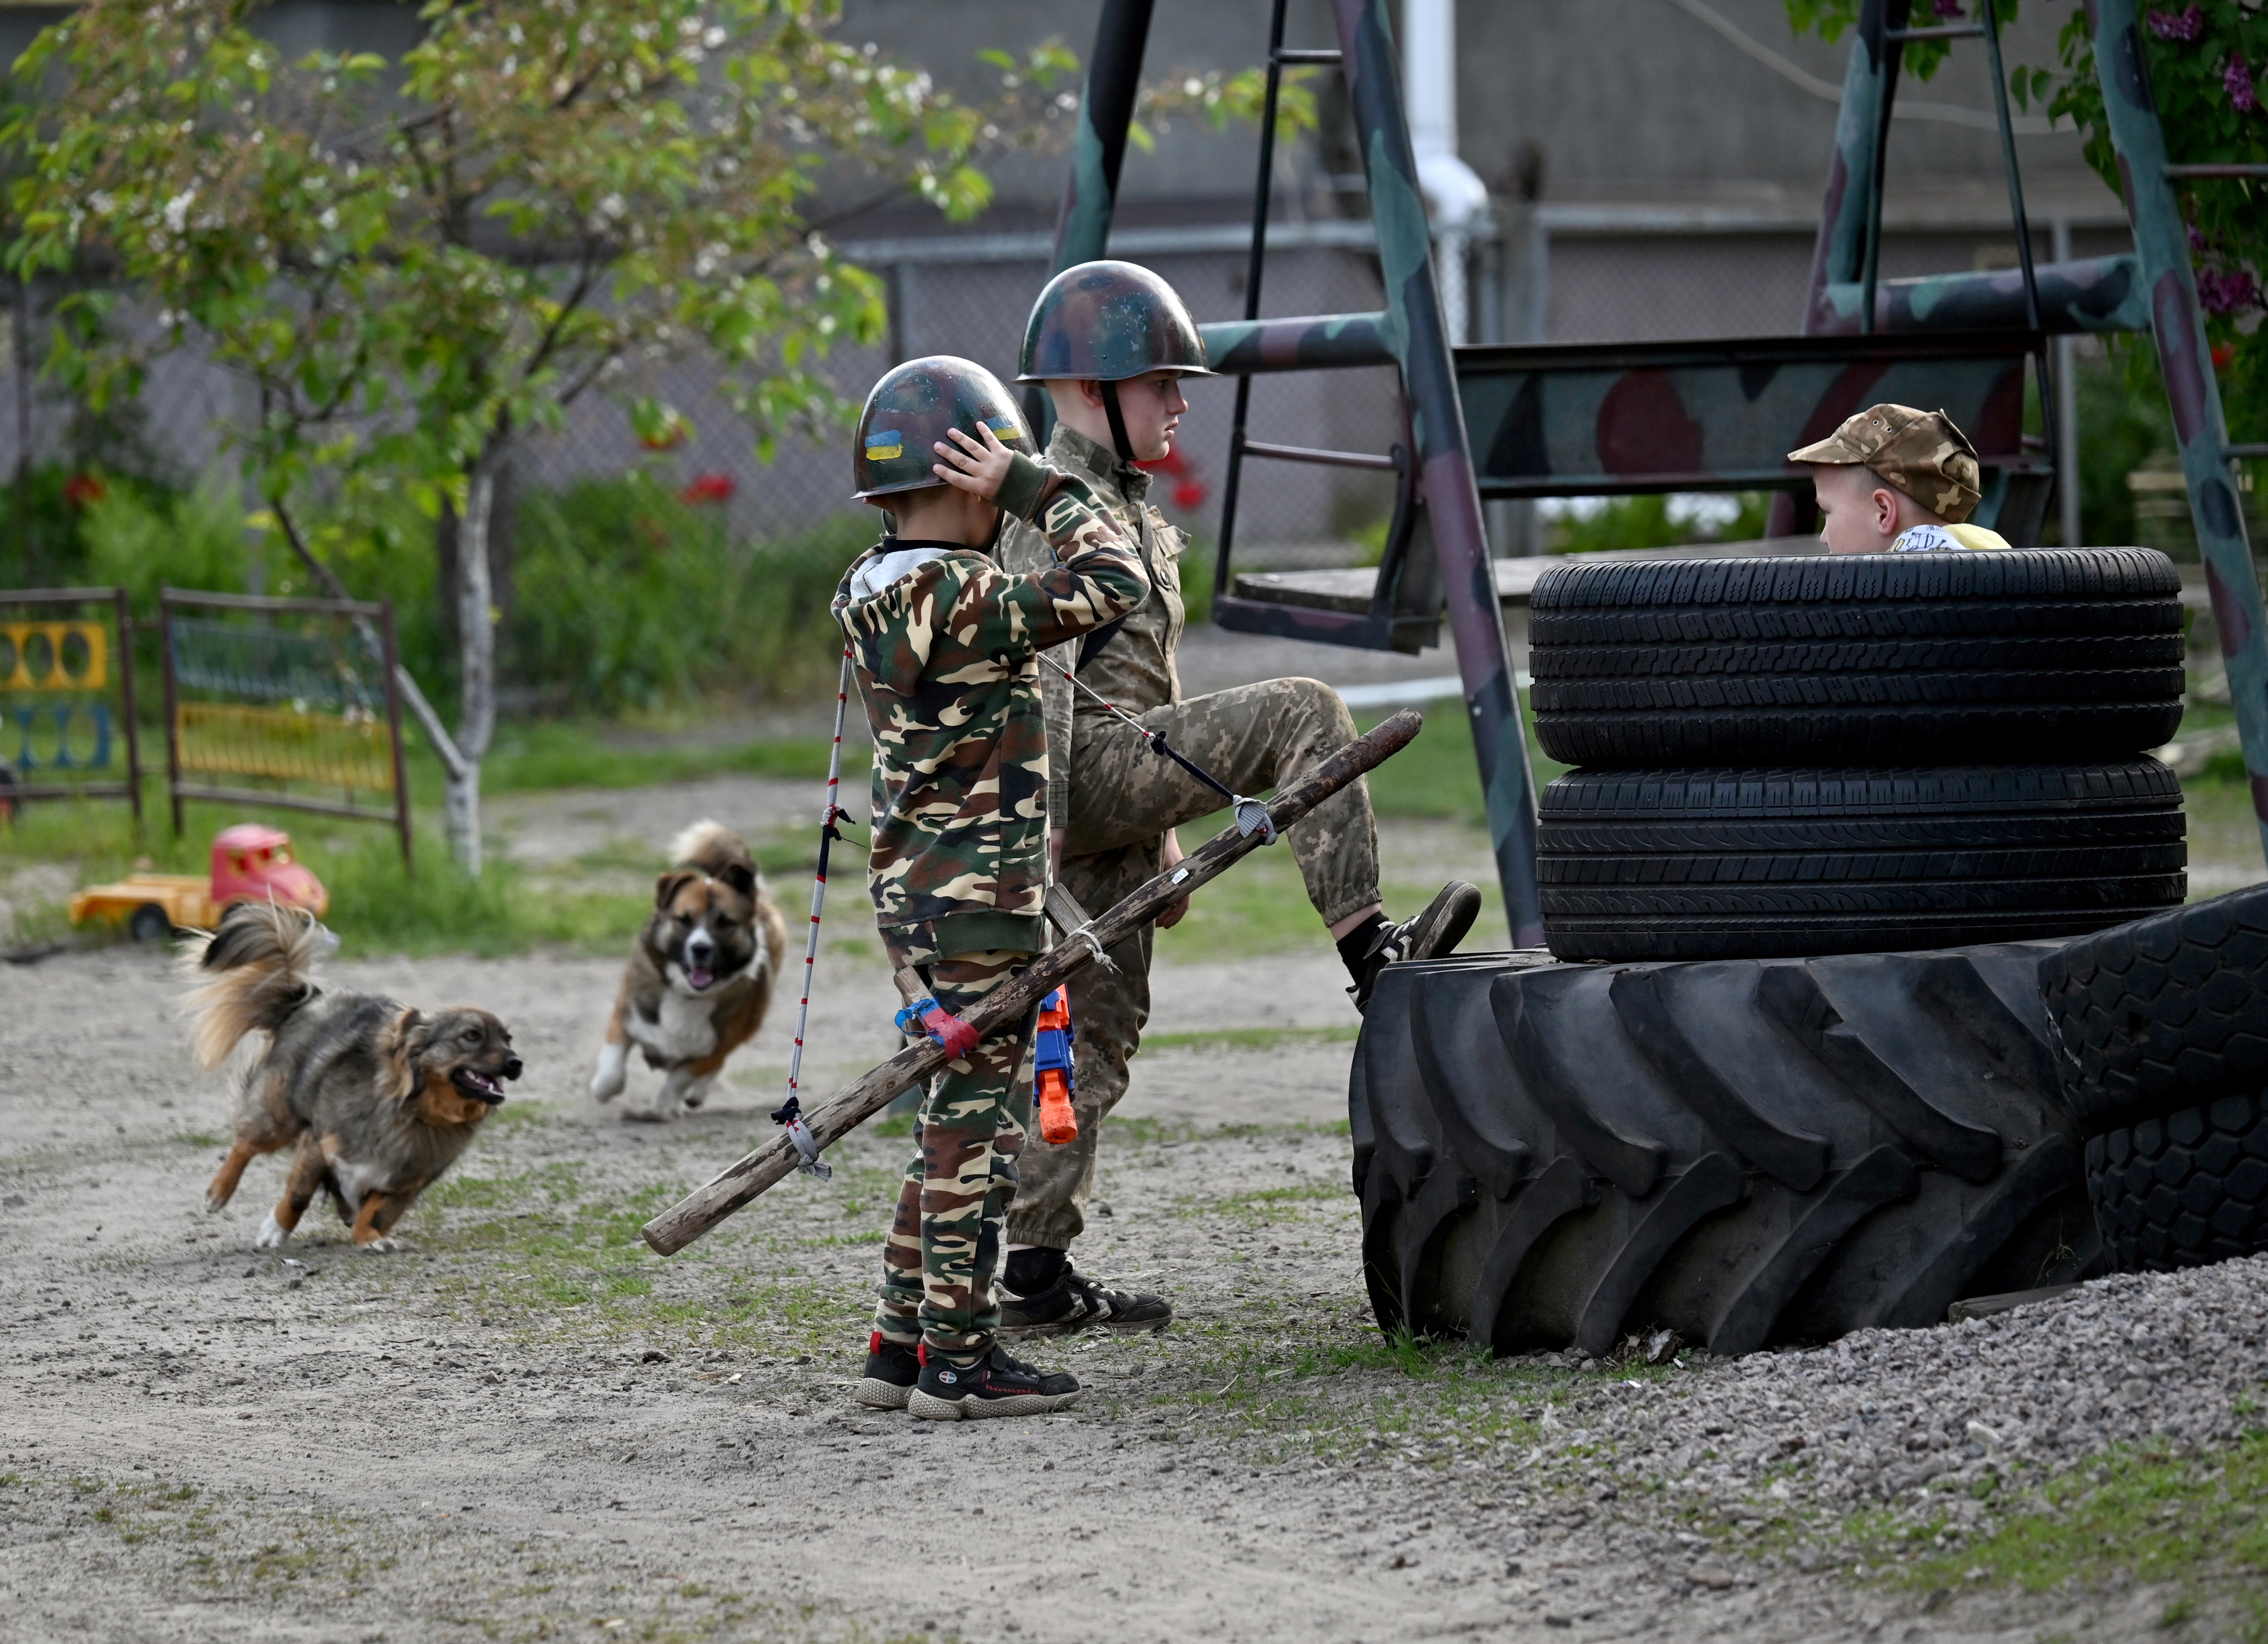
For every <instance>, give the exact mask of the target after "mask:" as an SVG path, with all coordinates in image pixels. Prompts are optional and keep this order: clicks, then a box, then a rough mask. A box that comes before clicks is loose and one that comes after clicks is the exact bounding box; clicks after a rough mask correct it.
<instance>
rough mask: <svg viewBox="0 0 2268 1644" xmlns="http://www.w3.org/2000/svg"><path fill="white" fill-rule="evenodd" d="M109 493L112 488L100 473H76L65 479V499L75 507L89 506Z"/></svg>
mask: <svg viewBox="0 0 2268 1644" xmlns="http://www.w3.org/2000/svg"><path fill="white" fill-rule="evenodd" d="M107 495H110V488H109V486H107V485H106V484H105V483H103V479H102V476H101V475H100V474H99V473H75V474H73V475H71V477H70V479H68V480H66V481H63V501H65V502H66V503H70V505H71V506H72V507H73V508H85V507H88V506H90V505H91V504H92V503H99V502H100V501H101V500H102V499H103V498H104V497H106V496H107Z"/></svg>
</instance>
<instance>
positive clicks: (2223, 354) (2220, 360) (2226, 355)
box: [2213, 342, 2236, 371]
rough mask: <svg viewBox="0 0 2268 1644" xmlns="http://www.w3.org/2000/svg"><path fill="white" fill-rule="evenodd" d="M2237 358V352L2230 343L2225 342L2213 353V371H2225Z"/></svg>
mask: <svg viewBox="0 0 2268 1644" xmlns="http://www.w3.org/2000/svg"><path fill="white" fill-rule="evenodd" d="M2235 357H2236V350H2235V349H2233V348H2231V347H2230V346H2229V345H2228V343H2226V342H2224V343H2222V344H2220V346H2219V347H2218V348H2216V349H2213V370H2215V371H2227V370H2228V367H2229V363H2230V362H2231V361H2232V360H2234V359H2235Z"/></svg>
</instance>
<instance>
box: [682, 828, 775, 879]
mask: <svg viewBox="0 0 2268 1644" xmlns="http://www.w3.org/2000/svg"><path fill="white" fill-rule="evenodd" d="M669 860H670V862H672V864H674V866H676V867H680V868H698V869H699V870H701V871H702V872H703V873H705V874H707V875H708V876H709V877H711V878H712V879H719V878H722V877H725V870H726V869H728V868H740V869H743V870H746V871H747V873H748V875H749V876H750V877H752V878H753V877H755V871H756V859H755V857H753V856H751V855H748V847H747V841H746V840H743V839H742V838H741V837H740V835H739V834H738V833H734V832H733V830H732V829H730V828H728V827H726V826H725V825H724V824H723V823H722V822H711V821H706V820H704V821H700V822H696V823H695V824H694V825H693V826H691V827H689V828H687V829H686V830H685V831H684V832H682V833H680V834H679V835H678V836H677V837H676V838H675V839H674V840H670V841H669Z"/></svg>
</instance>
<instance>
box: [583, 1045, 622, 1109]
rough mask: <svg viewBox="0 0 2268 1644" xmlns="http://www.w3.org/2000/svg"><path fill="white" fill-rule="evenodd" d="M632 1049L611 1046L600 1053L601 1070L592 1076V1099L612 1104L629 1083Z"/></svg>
mask: <svg viewBox="0 0 2268 1644" xmlns="http://www.w3.org/2000/svg"><path fill="white" fill-rule="evenodd" d="M629 1068H630V1047H629V1046H627V1045H609V1046H606V1048H604V1049H603V1050H601V1051H600V1053H599V1070H598V1072H596V1073H594V1074H593V1075H591V1099H592V1100H593V1101H595V1102H611V1101H613V1100H614V1099H615V1097H618V1096H620V1095H621V1094H622V1086H623V1085H624V1084H626V1083H629Z"/></svg>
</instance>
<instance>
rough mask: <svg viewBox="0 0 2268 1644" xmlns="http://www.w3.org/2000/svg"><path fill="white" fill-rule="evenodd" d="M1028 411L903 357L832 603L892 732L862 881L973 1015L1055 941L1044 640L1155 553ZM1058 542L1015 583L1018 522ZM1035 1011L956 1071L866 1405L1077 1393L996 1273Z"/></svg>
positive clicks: (908, 1225)
mask: <svg viewBox="0 0 2268 1644" xmlns="http://www.w3.org/2000/svg"><path fill="white" fill-rule="evenodd" d="M1020 421H1021V418H1020V415H1019V413H1018V411H1017V409H1016V406H1015V402H1014V401H1013V400H1011V399H1010V398H1009V397H1008V393H1007V391H1006V390H1005V389H1004V388H1003V387H1002V386H1001V385H1000V384H999V382H998V379H997V378H994V377H992V376H991V375H990V373H989V372H987V371H984V369H983V367H981V366H978V365H976V364H973V363H970V362H968V361H967V360H960V359H953V358H950V357H946V356H937V357H932V358H929V359H923V360H916V361H913V362H911V363H908V364H905V365H901V366H899V367H898V368H897V369H896V370H895V371H891V372H890V373H889V374H888V375H887V376H885V377H884V378H882V380H881V381H880V383H879V384H877V385H875V388H874V391H873V393H872V394H870V395H869V396H868V397H867V401H866V407H865V411H864V413H863V414H862V415H861V416H860V419H859V427H858V446H857V449H856V459H855V466H856V469H857V472H858V495H859V496H860V497H861V498H862V499H864V500H865V501H866V502H869V503H873V504H874V505H875V506H877V507H887V508H888V509H889V510H891V512H892V514H893V515H894V516H895V525H896V528H895V531H894V532H891V533H890V534H888V535H886V536H885V537H884V538H883V539H882V541H881V542H880V544H879V545H878V546H877V547H874V548H873V549H872V550H870V551H869V552H868V553H866V554H863V555H861V556H860V557H859V559H858V561H856V562H855V563H853V564H852V565H851V569H850V570H849V571H848V572H847V573H845V575H844V576H843V583H842V585H841V587H840V588H839V589H838V590H837V591H836V596H835V602H834V607H833V609H834V615H835V620H836V623H837V624H838V625H839V626H840V627H841V628H842V630H843V635H845V637H846V638H847V639H848V640H849V642H850V647H851V665H852V668H853V670H854V671H855V672H856V673H857V674H858V688H859V695H860V697H861V700H862V701H864V703H865V708H866V717H867V723H869V725H871V726H872V728H873V736H874V811H873V816H874V821H873V852H872V857H871V861H870V863H869V867H868V874H867V884H868V890H869V892H871V894H872V895H873V900H874V914H875V919H876V921H877V923H878V924H879V925H880V929H881V936H882V941H883V944H884V946H885V947H886V948H887V950H889V955H890V961H891V964H892V965H894V966H896V967H898V968H901V969H903V968H910V969H913V970H915V971H917V972H919V974H920V975H921V976H922V978H923V980H924V981H925V982H927V983H928V985H929V987H930V989H931V992H932V994H934V996H935V997H936V1000H937V1002H938V1003H939V1005H940V1006H941V1007H943V1009H945V1010H946V1011H947V1012H948V1013H950V1014H951V1015H953V1016H964V1015H965V1014H966V1013H967V1012H968V1010H970V1009H973V1008H974V1007H975V1006H976V1004H977V1002H979V1001H981V1000H982V999H983V997H984V996H985V995H986V994H989V993H990V992H991V991H992V990H993V989H994V988H995V987H998V986H999V985H1000V984H1001V983H1002V982H1004V981H1006V980H1009V979H1010V978H1011V977H1013V976H1015V975H1017V974H1018V973H1019V972H1021V971H1022V969H1023V968H1024V966H1025V965H1027V963H1028V962H1029V960H1030V958H1031V956H1032V955H1033V953H1035V951H1037V950H1039V948H1040V947H1041V946H1042V933H1041V917H1042V914H1041V908H1042V901H1043V899H1044V898H1045V896H1046V892H1047V813H1046V810H1045V800H1044V795H1045V790H1046V788H1047V781H1048V744H1047V732H1046V729H1045V724H1044V721H1043V719H1042V708H1041V702H1040V684H1039V665H1038V653H1039V651H1040V650H1042V648H1044V647H1047V646H1050V645H1057V644H1061V643H1063V642H1064V641H1066V640H1072V639H1076V638H1078V637H1079V635H1083V634H1086V633H1087V632H1089V631H1091V630H1093V629H1094V628H1101V627H1102V626H1103V625H1104V624H1106V623H1108V622H1112V621H1115V620H1117V619H1118V618H1120V617H1122V616H1123V615H1124V614H1125V613H1127V612H1129V611H1130V610H1132V609H1133V608H1134V607H1135V606H1137V605H1139V604H1140V603H1141V602H1142V601H1143V599H1144V598H1146V597H1147V596H1148V594H1149V591H1150V585H1149V582H1148V579H1147V577H1146V576H1145V574H1144V571H1143V567H1142V558H1141V554H1140V553H1139V552H1138V549H1137V547H1136V546H1135V545H1134V544H1133V543H1132V542H1131V541H1130V540H1129V539H1127V538H1126V536H1125V535H1124V533H1123V532H1121V531H1120V530H1119V528H1118V527H1117V525H1116V524H1115V523H1114V522H1113V521H1112V520H1111V518H1110V516H1109V515H1108V513H1107V512H1105V511H1104V510H1101V508H1099V507H1097V506H1096V505H1095V503H1094V497H1093V495H1091V493H1090V492H1089V491H1088V489H1087V488H1086V485H1085V484H1084V483H1083V482H1081V481H1079V480H1076V479H1073V478H1071V476H1070V475H1068V474H1064V473H1057V472H1056V471H1054V470H1052V469H1049V468H1046V467H1043V466H1041V465H1040V464H1039V463H1038V462H1036V461H1035V460H1034V459H1033V458H1032V457H1031V456H1030V455H1028V454H1027V453H1028V451H1029V444H1028V443H1027V441H1026V440H1025V438H1024V436H1023V433H1022V430H1021V429H1020V427H1019V426H1018V424H1019V423H1020ZM1004 510H1005V512H1006V513H1009V514H1013V515H1014V516H1015V517H1017V518H1019V519H1022V520H1026V521H1027V522H1029V523H1030V524H1032V525H1034V526H1035V528H1036V529H1037V530H1038V531H1039V532H1042V534H1043V535H1044V537H1045V539H1046V540H1047V542H1048V544H1049V547H1050V548H1051V549H1052V550H1053V561H1054V563H1053V565H1052V566H1051V567H1050V568H1049V569H1045V570H1042V571H1036V572H1031V573H1027V574H1024V575H1015V576H1012V575H1010V574H1008V573H1006V572H1004V571H1003V570H1001V569H999V568H998V566H997V565H996V564H995V563H994V562H993V560H992V557H991V552H990V550H991V547H992V545H993V543H994V541H995V539H997V538H998V534H999V529H1000V523H1001V518H1002V515H1003V512H1004ZM1033 1022H1034V1013H1027V1015H1026V1016H1025V1017H1024V1019H1023V1021H1022V1022H1021V1023H1020V1024H1016V1025H1015V1026H1013V1027H1009V1028H1003V1029H1001V1030H998V1031H996V1032H995V1033H994V1034H993V1036H992V1037H990V1038H989V1039H985V1040H983V1042H982V1043H980V1044H979V1045H977V1046H976V1048H975V1049H974V1050H973V1051H969V1052H968V1053H966V1054H964V1055H962V1056H961V1057H959V1058H956V1059H955V1060H954V1061H948V1062H947V1063H946V1066H945V1068H944V1069H943V1071H941V1072H940V1073H939V1075H937V1077H936V1078H935V1080H934V1081H932V1084H931V1086H930V1089H929V1090H928V1092H927V1094H926V1096H925V1097H924V1101H923V1103H922V1106H921V1112H920V1119H919V1133H918V1134H919V1138H920V1140H919V1143H918V1147H917V1151H916V1153H915V1156H914V1158H913V1162H912V1163H910V1164H909V1166H908V1167H907V1170H906V1175H905V1179H904V1182H903V1184H902V1186H901V1188H900V1191H899V1195H898V1207H897V1214H896V1216H895V1220H894V1221H893V1222H892V1225H891V1228H890V1232H889V1236H888V1238H887V1241H886V1242H885V1244H884V1245H883V1252H882V1286H881V1303H880V1309H879V1310H878V1311H877V1313H876V1316H875V1321H874V1333H873V1339H872V1341H871V1342H870V1344H869V1347H868V1353H867V1361H866V1372H865V1379H864V1380H862V1381H861V1382H860V1383H859V1386H858V1398H859V1399H860V1400H861V1401H862V1402H864V1403H866V1404H869V1405H878V1406H881V1407H887V1408H901V1407H902V1408H906V1409H909V1410H910V1411H911V1412H912V1413H913V1414H915V1415H917V1416H924V1417H929V1418H931V1419H933V1420H954V1419H958V1418H960V1417H961V1416H996V1415H1026V1414H1037V1413H1043V1412H1046V1411H1049V1410H1055V1409H1059V1408H1061V1407H1063V1406H1064V1405H1068V1404H1070V1403H1071V1402H1072V1401H1073V1400H1075V1399H1076V1398H1078V1396H1079V1383H1078V1382H1077V1381H1076V1380H1074V1379H1073V1378H1072V1377H1071V1376H1064V1375H1052V1376H1050V1375H1042V1373H1041V1372H1039V1371H1038V1370H1035V1369H1033V1368H1032V1367H1031V1366H1029V1365H1027V1364H1023V1363H1020V1362H1019V1361H1016V1360H1015V1359H1013V1358H1011V1357H1010V1356H1009V1355H1008V1354H1007V1353H1006V1351H1005V1349H1003V1348H1001V1347H998V1345H997V1344H996V1343H995V1341H994V1339H993V1335H994V1332H995V1330H996V1329H997V1327H998V1320H999V1309H998V1303H996V1301H995V1299H994V1295H993V1288H992V1278H993V1272H994V1269H995V1267H996V1266H997V1265H998V1260H999V1254H1000V1234H1001V1227H1002V1223H1003V1222H1004V1220H1005V1217H1006V1215H1007V1209H1008V1205H1009V1203H1010V1201H1011V1200H1013V1197H1014V1195H1015V1187H1016V1157H1017V1155H1018V1153H1019V1152H1020V1149H1021V1148H1022V1144H1023V1138H1024V1127H1023V1123H1022V1119H1021V1113H1020V1109H1024V1108H1027V1107H1028V1105H1029V1101H1030V1097H1029V1095H1028V1088H1029V1077H1028V1075H1025V1074H1024V1073H1023V1066H1024V1061H1025V1058H1026V1055H1027V1049H1028V1046H1029V1045H1030V1042H1031V1038H1032V1030H1033Z"/></svg>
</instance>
